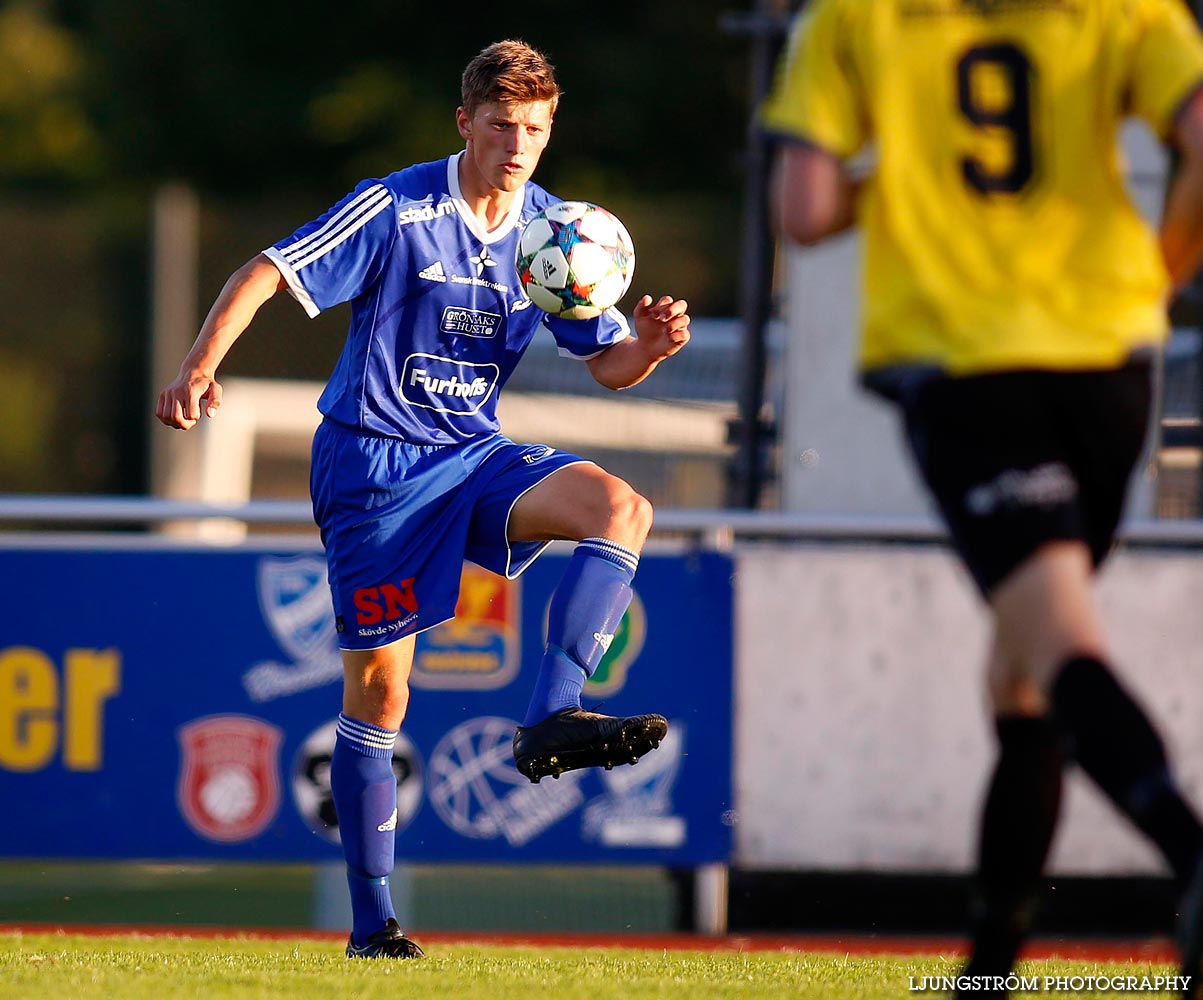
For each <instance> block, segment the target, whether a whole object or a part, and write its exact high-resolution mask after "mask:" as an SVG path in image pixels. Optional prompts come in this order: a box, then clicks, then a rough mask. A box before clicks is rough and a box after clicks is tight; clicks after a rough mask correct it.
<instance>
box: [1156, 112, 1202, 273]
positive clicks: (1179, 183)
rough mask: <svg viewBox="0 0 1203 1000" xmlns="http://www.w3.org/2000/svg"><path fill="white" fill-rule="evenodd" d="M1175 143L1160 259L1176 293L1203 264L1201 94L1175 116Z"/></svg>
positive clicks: (1162, 220) (1163, 216)
mask: <svg viewBox="0 0 1203 1000" xmlns="http://www.w3.org/2000/svg"><path fill="white" fill-rule="evenodd" d="M1174 143H1175V145H1176V146H1177V148H1178V152H1179V153H1180V158H1179V161H1178V169H1177V171H1176V172H1175V174H1174V179H1173V181H1172V182H1171V184H1170V190H1169V195H1168V197H1167V198H1166V203H1165V212H1164V214H1163V215H1162V218H1161V255H1162V257H1163V258H1164V260H1165V265H1166V268H1167V269H1168V270H1169V272H1170V278H1171V279H1172V281H1173V284H1174V290H1175V291H1178V290H1180V289H1181V288H1182V287H1183V286H1184V285H1186V284H1188V283H1189V282H1190V281H1191V279H1193V278H1194V276H1195V273H1196V271H1198V269H1199V264H1200V262H1201V261H1203V91H1200V92H1198V93H1196V94H1195V96H1194V97H1192V98H1191V100H1190V101H1189V102H1188V103H1187V105H1186V107H1184V108H1183V109H1182V111H1181V113H1180V114H1179V115H1178V120H1177V121H1176V122H1175V123H1174Z"/></svg>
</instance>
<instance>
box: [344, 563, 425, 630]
mask: <svg viewBox="0 0 1203 1000" xmlns="http://www.w3.org/2000/svg"><path fill="white" fill-rule="evenodd" d="M351 600H352V601H353V602H354V603H355V608H356V615H355V620H356V622H358V623H359V624H360V625H378V624H380V623H381V622H396V621H397V620H398V619H405V620H409V618H410V617H412V616H413V615H414V614H415V613H416V612H417V610H418V599H417V597H415V596H414V577H412V576H411V577H409V578H408V579H406V580H399V581H398V582H397V583H381V584H378V585H377V586H375V587H360V588H359V589H358V590H357V591H355V593H354V594H353V595H352V596H351ZM407 616H408V617H407ZM363 634H365V633H363V632H362V631H361V632H360V635H363Z"/></svg>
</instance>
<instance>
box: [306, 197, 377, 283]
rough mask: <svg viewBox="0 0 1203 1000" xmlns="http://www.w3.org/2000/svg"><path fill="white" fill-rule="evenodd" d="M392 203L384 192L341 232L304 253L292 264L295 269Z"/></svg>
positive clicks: (343, 238)
mask: <svg viewBox="0 0 1203 1000" xmlns="http://www.w3.org/2000/svg"><path fill="white" fill-rule="evenodd" d="M392 203H393V199H392V198H391V197H390V196H388V195H387V194H386V195H385V196H384V197H383V198H382V199H381V200H380V201H379V202H377V203H376V204H374V205H372V206H371V207H369V208H365V209H364V211H363V214H362V215H360V216H359V217H358V218H356V219H354V220H352V221H350V222H348V223H347V225H346V226H345V227H344V229H343V230H342V231H341V232H339V233H338V234H336V235H334V236H332V237H331V238H330V239H328V240H327V241H326V242H325V243H323V244H322V245H321V246H319V247H315V248H314V249H313V251H312V252H311V253H308V254H306V255H305V256H304V257H302V258H301V259H300V260H298V261H297V262H296V263H295V264H294V265H293V266H294V267H296V269H297V270H300V269H301V268H302V267H305V265H307V264H312V263H313V262H314V261H315V260H317V259H318V258H319V257H323V256H325V255H326V254H328V253H329V252H330V251H331V250H333V249H334V248H335V247H336V246H338V245H339V244H340V243H343V242H345V241H346V240H348V239H350V238H351V237H352V236H354V235H355V234H356V232H358V231H359V230H360V229H362V228H363V227H364V226H366V225H367V224H368V223H369V222H371V221H372V219H374V218H376V216H378V215H379V214H380V213H381V212H383V211H384V210H385V209H386V208H388V207H389V206H390V205H392Z"/></svg>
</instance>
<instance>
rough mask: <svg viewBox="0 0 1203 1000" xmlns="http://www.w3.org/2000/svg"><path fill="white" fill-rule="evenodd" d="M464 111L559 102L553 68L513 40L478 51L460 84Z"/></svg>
mask: <svg viewBox="0 0 1203 1000" xmlns="http://www.w3.org/2000/svg"><path fill="white" fill-rule="evenodd" d="M460 92H461V95H462V98H463V106H464V110H465V111H467V112H468V114H472V113H473V112H474V111H475V110H476V109H477V108H478V107H479V106H480V105H482V104H494V103H498V104H528V103H530V102H531V101H551V110H552V113H553V114H554V113H555V110H556V105H557V104H558V103H559V100H560V88H559V87H558V86H556V71H555V67H554V66H552V64H551V63H550V62H548V61H547V56H545V55H544V54H543V53H542V52H540V51H539V50H538V49H535V48H532V47H531V46H529V45H527V44H526V42H523V41H520V40H519V39H517V38H507V39H506V40H505V41H502V42H494V43H493V44H492V45H489V46H487V47H486V48H484V49H481V51H480V53H479V54H478V55H477V56H476V57H475V58H474V59H473V60H472V61H471V62H470V63H468V66H467V68H466V69H465V70H464V76H463V79H462V80H461V82H460Z"/></svg>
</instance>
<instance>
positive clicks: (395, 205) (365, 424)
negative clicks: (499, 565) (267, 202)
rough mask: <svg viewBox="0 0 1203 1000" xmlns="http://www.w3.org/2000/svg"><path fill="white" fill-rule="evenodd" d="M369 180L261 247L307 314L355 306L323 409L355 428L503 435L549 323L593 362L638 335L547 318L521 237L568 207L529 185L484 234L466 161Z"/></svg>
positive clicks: (613, 323) (443, 440) (607, 316)
mask: <svg viewBox="0 0 1203 1000" xmlns="http://www.w3.org/2000/svg"><path fill="white" fill-rule="evenodd" d="M462 155H463V154H462V153H461V154H458V155H455V156H450V157H448V158H446V159H443V160H436V161H434V162H432V163H421V164H417V165H415V166H412V167H408V168H406V169H405V170H401V171H398V172H397V173H394V174H390V175H389V176H388V177H385V178H383V179H380V180H366V181H363V182H361V183H360V184H359V185H358V186H357V187H356V188H355V190H354V191H352V192H351V193H350V194H349V195H347V196H346V197H345V198H343V199H342V201H340V202H339V203H338V204H337V205H335V206H334V207H333V208H331V209H330V211H328V212H326V213H325V214H324V215H323V216H321V217H320V218H318V219H315V220H314V221H313V222H310V223H308V224H307V225H304V226H302V227H301V228H300V229H298V230H297V231H296V232H295V233H293V234H292V235H291V236H289V237H288V238H287V239H284V240H281V241H280V242H279V243H276V244H275V245H274V246H271V247H269V248H268V249H267V250H265V251H264V253H265V254H266V255H267V256H268V257H269V258H270V259H271V260H272V261H273V263H275V265H276V267H278V268H279V269H280V273H281V274H282V275H283V276H284V280H285V281H286V282H287V285H288V289H289V291H290V292H291V293H292V295H293V297H294V298H296V299H297V301H299V302H300V303H301V305H302V306H304V307H305V310H306V312H308V313H309V315H310V316H316V315H317V314H318V313H319V312H321V311H322V310H323V309H328V308H330V307H331V306H334V305H337V304H338V303H340V302H348V301H349V302H350V303H351V326H350V330H349V331H348V334H347V342H346V345H345V346H344V347H343V351H342V355H341V356H340V357H339V360H338V364H337V365H336V366H335V369H334V372H333V374H332V375H331V377H330V381H329V382H328V383H327V385H326V388H325V391H324V392H323V393H322V396H321V399H320V400H319V401H318V409H320V410H321V411H322V413H324V414H326V416H328V417H330V418H331V419H333V420H336V421H338V422H339V423H341V424H344V425H346V426H348V427H354V428H358V429H360V430H362V431H365V432H368V433H371V434H382V435H387V436H389V437H399V438H402V439H404V440H406V441H411V442H414V443H417V444H455V443H457V442H461V441H466V440H469V439H471V438H474V437H478V436H480V435H482V434H492V433H495V432H496V431H497V430H498V429H499V426H498V422H497V415H496V410H497V395H498V393H499V392H500V390H501V387H502V386H503V385H505V382H506V380H507V379H508V378H509V376H510V374H511V372H513V370H514V366H515V365H517V363H518V360H519V359H520V358H521V357H522V353H523V351H525V350H526V348H527V345H528V344H530V341H531V338H532V337H533V336H534V334H535V331H536V329H538V327H539V326H545V327H547V329H548V330H550V331H551V333H552V335H553V336H554V337H555V339H556V343H557V345H558V347H559V351H560V353H561V354H562V355H565V356H568V357H574V358H579V359H582V360H587V359H589V358H591V357H593V356H595V355H597V354H599V353H600V352H601V351H603V350H605V349H606V348H607V347H610V346H611V345H612V344H615V343H618V342H619V341H621V340H623V339H624V338H625V337H627V336H628V335H629V329H628V326H627V323H626V320H625V319H624V318H623V316H622V314H621V313H619V312H618V311H617V310H616V309H610V310H607V311H606V312H605V313H603V314H602V315H601V316H599V317H597V318H596V319H593V320H565V319H560V318H558V317H553V316H549V315H548V314H547V313H545V312H543V311H542V310H541V309H539V308H538V306H536V305H534V303H532V302H531V300H530V299H528V298H527V297H526V295H525V293H524V292H523V291H522V287H521V283H520V282H519V280H518V275H517V272H516V270H515V267H514V257H515V251H516V249H517V245H518V237H519V236H520V235H521V233H522V230H523V229H524V228H525V226H526V224H527V223H528V222H529V221H530V219H531V218H533V217H534V215H535V214H536V213H538V212H539V211H540V210H542V209H543V208H546V207H547V206H548V205H551V204H554V203H555V202H556V201H558V200H559V199H558V198H555V197H554V196H552V195H551V194H549V193H548V192H547V191H545V190H544V189H543V188H541V187H539V186H538V185H537V184H534V183H530V182H528V183H527V184H526V185H525V186H524V188H523V189H522V190H521V191H519V192H518V193H517V195H516V196H515V198H514V204H513V208H512V209H511V211H510V213H509V215H508V216H507V218H506V219H505V221H504V222H503V223H502V224H501V225H500V226H498V227H497V228H496V229H494V230H493V231H492V232H488V233H486V232H483V231H482V229H481V227H480V226H479V224H478V223H477V221H476V218H475V216H474V215H473V214H472V213H471V211H470V210H469V208H468V205H467V203H466V202H465V201H464V200H463V197H462V194H461V192H460V187H459V176H458V164H459V156H462Z"/></svg>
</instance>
